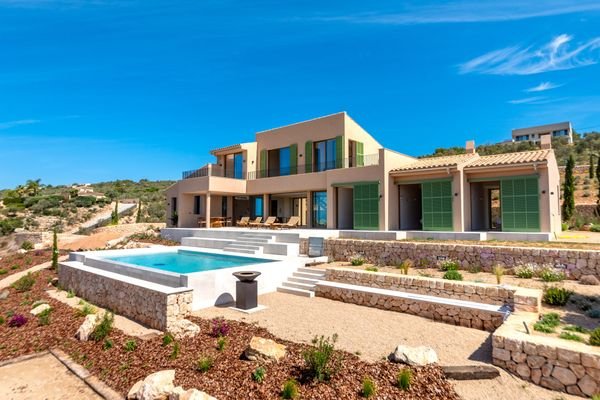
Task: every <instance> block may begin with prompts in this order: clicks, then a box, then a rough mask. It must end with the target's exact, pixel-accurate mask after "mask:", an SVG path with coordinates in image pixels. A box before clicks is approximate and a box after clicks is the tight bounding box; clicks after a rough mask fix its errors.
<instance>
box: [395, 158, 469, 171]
mask: <svg viewBox="0 0 600 400" xmlns="http://www.w3.org/2000/svg"><path fill="white" fill-rule="evenodd" d="M478 157H479V156H478V155H477V154H457V155H454V156H442V157H426V158H420V159H418V160H416V161H415V162H412V163H410V164H406V165H404V166H402V167H400V168H396V169H393V170H392V172H394V171H397V172H402V171H415V170H420V169H429V168H443V167H454V166H457V165H460V164H464V163H467V162H469V161H470V160H473V159H477V158H478Z"/></svg>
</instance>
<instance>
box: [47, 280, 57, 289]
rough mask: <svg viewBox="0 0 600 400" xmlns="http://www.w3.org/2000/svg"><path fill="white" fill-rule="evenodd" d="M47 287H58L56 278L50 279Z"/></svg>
mask: <svg viewBox="0 0 600 400" xmlns="http://www.w3.org/2000/svg"><path fill="white" fill-rule="evenodd" d="M48 286H54V287H56V286H58V278H52V279H51V280H50V282H48Z"/></svg>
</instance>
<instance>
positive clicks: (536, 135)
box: [512, 121, 573, 144]
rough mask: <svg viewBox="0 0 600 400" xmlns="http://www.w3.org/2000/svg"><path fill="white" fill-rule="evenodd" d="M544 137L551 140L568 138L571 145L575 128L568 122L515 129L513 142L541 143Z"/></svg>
mask: <svg viewBox="0 0 600 400" xmlns="http://www.w3.org/2000/svg"><path fill="white" fill-rule="evenodd" d="M544 136H548V137H549V138H550V139H554V138H567V141H568V142H569V144H573V127H572V126H571V123H570V122H568V121H567V122H558V123H556V124H547V125H539V126H531V127H529V128H519V129H513V131H512V141H513V142H533V143H539V142H540V141H541V140H542V137H544Z"/></svg>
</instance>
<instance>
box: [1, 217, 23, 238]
mask: <svg viewBox="0 0 600 400" xmlns="http://www.w3.org/2000/svg"><path fill="white" fill-rule="evenodd" d="M22 227H23V219H22V218H6V219H3V220H0V236H6V235H10V234H11V233H13V232H14V231H15V229H17V228H22Z"/></svg>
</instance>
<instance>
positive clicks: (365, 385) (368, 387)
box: [360, 376, 377, 399]
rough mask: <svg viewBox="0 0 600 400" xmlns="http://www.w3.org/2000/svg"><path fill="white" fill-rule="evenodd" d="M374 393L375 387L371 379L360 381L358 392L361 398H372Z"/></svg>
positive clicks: (366, 378)
mask: <svg viewBox="0 0 600 400" xmlns="http://www.w3.org/2000/svg"><path fill="white" fill-rule="evenodd" d="M376 392H377V387H376V386H375V382H373V379H371V378H370V377H368V376H367V377H365V378H364V379H363V381H362V390H361V391H360V394H361V395H362V397H365V398H367V399H368V398H369V397H373V396H374V395H375V393H376Z"/></svg>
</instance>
